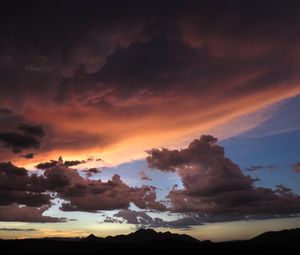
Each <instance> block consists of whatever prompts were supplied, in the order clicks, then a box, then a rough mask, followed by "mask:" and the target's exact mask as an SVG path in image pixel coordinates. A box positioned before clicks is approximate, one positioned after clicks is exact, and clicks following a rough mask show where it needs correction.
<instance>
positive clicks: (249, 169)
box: [246, 165, 275, 172]
mask: <svg viewBox="0 0 300 255" xmlns="http://www.w3.org/2000/svg"><path fill="white" fill-rule="evenodd" d="M260 169H269V170H273V169H275V166H272V165H251V166H250V167H248V168H247V169H246V171H249V172H253V171H256V170H260Z"/></svg>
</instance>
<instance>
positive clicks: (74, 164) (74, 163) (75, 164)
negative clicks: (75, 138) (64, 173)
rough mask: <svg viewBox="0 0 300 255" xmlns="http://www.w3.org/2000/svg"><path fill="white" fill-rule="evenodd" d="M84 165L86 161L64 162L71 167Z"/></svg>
mask: <svg viewBox="0 0 300 255" xmlns="http://www.w3.org/2000/svg"><path fill="white" fill-rule="evenodd" d="M83 163H85V161H84V160H70V161H68V160H66V161H65V162H64V165H65V166H69V167H70V166H77V165H80V164H83Z"/></svg>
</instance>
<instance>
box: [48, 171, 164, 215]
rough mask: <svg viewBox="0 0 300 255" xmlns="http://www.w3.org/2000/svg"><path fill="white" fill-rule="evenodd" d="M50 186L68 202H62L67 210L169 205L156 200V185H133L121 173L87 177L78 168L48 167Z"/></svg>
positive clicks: (49, 187)
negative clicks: (96, 178) (131, 204)
mask: <svg viewBox="0 0 300 255" xmlns="http://www.w3.org/2000/svg"><path fill="white" fill-rule="evenodd" d="M44 175H45V177H46V179H47V184H48V189H49V190H51V191H55V192H57V194H58V196H59V197H61V198H63V199H65V200H67V201H68V202H66V203H64V204H62V206H61V208H60V209H61V210H63V211H88V212H96V211H98V210H115V209H126V208H128V207H129V205H130V203H131V202H132V203H134V204H135V205H136V206H138V207H140V208H142V209H148V208H151V209H157V210H163V209H164V208H165V207H164V206H163V205H162V204H161V203H159V202H157V201H156V194H155V189H154V188H153V187H149V186H142V187H140V188H137V187H129V186H128V185H127V184H125V183H124V182H123V181H122V180H121V178H120V176H119V175H116V174H115V175H113V177H112V179H111V180H108V181H107V182H103V181H101V180H90V179H85V178H83V177H81V176H80V175H79V173H78V172H77V170H75V169H69V168H67V167H66V166H64V165H57V166H55V167H53V168H50V169H47V170H45V173H44Z"/></svg>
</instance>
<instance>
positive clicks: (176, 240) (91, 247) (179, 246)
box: [0, 229, 300, 255]
mask: <svg viewBox="0 0 300 255" xmlns="http://www.w3.org/2000/svg"><path fill="white" fill-rule="evenodd" d="M0 247H1V250H2V251H3V252H4V253H3V254H40V255H44V254H52V255H59V254H71V255H76V254H89V255H96V254H99V255H100V254H153V255H155V254H162V253H164V254H179V253H180V254H186V255H188V254H205V255H206V254H241V255H243V254H251V255H254V254H300V253H299V252H300V229H291V230H283V231H279V232H266V233H264V234H262V235H259V236H257V237H255V238H253V239H251V240H247V241H232V242H220V243H213V242H210V241H199V240H197V239H194V238H192V237H190V236H188V235H178V234H171V233H170V232H166V233H161V232H159V233H157V232H155V231H154V230H151V229H147V230H145V229H141V230H138V231H136V232H135V233H131V234H129V235H120V236H116V237H106V238H98V237H96V236H94V235H90V236H88V237H86V238H51V239H26V240H0Z"/></svg>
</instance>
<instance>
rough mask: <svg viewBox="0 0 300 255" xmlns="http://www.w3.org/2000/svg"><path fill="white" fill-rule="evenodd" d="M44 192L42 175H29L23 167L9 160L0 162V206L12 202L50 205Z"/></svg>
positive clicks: (28, 204)
mask: <svg viewBox="0 0 300 255" xmlns="http://www.w3.org/2000/svg"><path fill="white" fill-rule="evenodd" d="M45 192H46V187H45V179H44V178H43V177H42V176H37V175H36V174H32V175H29V173H28V171H27V170H26V169H25V168H23V167H17V166H15V165H13V164H12V163H11V162H7V163H5V162H1V163H0V206H1V205H11V204H14V203H17V204H21V205H26V206H34V207H39V206H44V205H50V203H51V202H50V200H51V197H50V195H49V194H47V193H45Z"/></svg>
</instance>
